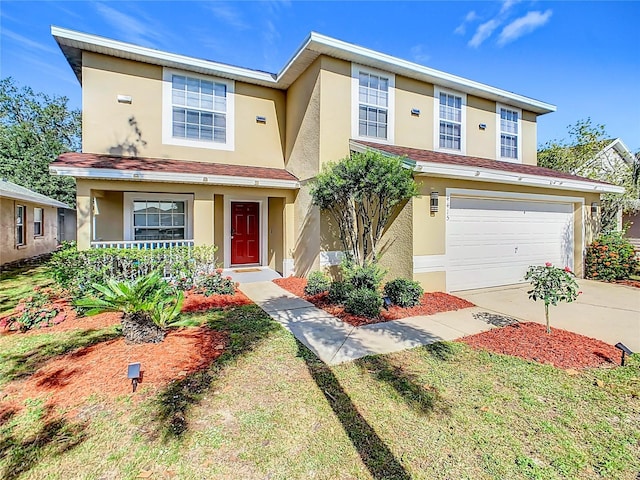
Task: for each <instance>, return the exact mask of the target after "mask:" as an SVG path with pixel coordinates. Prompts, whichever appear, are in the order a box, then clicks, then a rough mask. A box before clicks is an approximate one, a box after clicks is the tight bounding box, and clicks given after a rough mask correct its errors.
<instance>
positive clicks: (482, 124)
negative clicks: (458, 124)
mask: <svg viewBox="0 0 640 480" xmlns="http://www.w3.org/2000/svg"><path fill="white" fill-rule="evenodd" d="M478 128H479V129H480V130H486V129H487V124H486V123H481V124H480V125H478Z"/></svg>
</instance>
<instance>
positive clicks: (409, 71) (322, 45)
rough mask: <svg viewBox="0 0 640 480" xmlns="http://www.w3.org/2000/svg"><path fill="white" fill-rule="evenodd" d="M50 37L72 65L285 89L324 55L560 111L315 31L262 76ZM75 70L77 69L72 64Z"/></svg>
mask: <svg viewBox="0 0 640 480" xmlns="http://www.w3.org/2000/svg"><path fill="white" fill-rule="evenodd" d="M51 35H53V37H54V38H55V39H56V41H57V42H58V45H60V47H61V48H62V49H63V51H64V52H65V55H66V56H67V58H68V59H69V60H70V63H71V60H73V61H79V60H78V57H79V55H78V51H82V50H86V51H90V52H97V53H102V54H104V55H111V56H115V57H120V58H127V59H129V60H134V61H140V62H145V63H150V64H153V65H161V66H165V67H170V68H178V69H180V68H181V69H185V70H189V71H194V72H198V73H202V74H208V75H220V76H223V77H225V78H231V79H234V80H241V81H244V82H248V83H253V84H257V85H263V86H267V87H272V88H279V89H282V90H286V89H287V88H289V86H290V85H291V84H292V83H293V82H294V81H295V80H296V78H298V76H299V75H300V74H302V72H303V71H304V70H305V69H306V67H307V66H308V65H310V64H311V63H312V62H313V61H314V60H315V59H316V58H317V57H318V56H319V55H329V56H332V57H336V58H341V59H343V60H346V61H349V62H355V63H360V64H363V65H366V66H371V67H373V68H379V69H381V70H384V71H388V72H391V73H395V74H397V75H403V76H406V77H409V78H413V79H416V80H419V81H422V82H426V83H431V84H437V85H442V86H443V87H445V88H451V89H453V90H460V91H464V92H466V93H469V94H472V95H477V96H479V97H482V98H487V99H490V100H494V101H499V102H503V103H507V104H510V105H515V106H518V107H520V108H523V109H525V110H529V111H531V112H534V113H537V114H545V113H550V112H555V111H556V106H555V105H551V104H549V103H546V102H542V101H540V100H535V99H533V98H529V97H525V96H523V95H518V94H515V93H512V92H508V91H506V90H502V89H499V88H496V87H492V86H489V85H485V84H483V83H479V82H475V81H473V80H469V79H466V78H463V77H458V76H456V75H452V74H449V73H445V72H441V71H439V70H435V69H433V68H429V67H425V66H423V65H418V64H417V63H413V62H410V61H407V60H402V59H400V58H396V57H392V56H391V55H387V54H384V53H381V52H376V51H374V50H370V49H368V48H364V47H360V46H358V45H354V44H351V43H347V42H343V41H341V40H337V39H335V38H331V37H327V36H325V35H321V34H319V33H316V32H311V33H310V34H309V36H308V37H307V38H306V39H305V40H304V42H303V43H302V45H301V47H300V48H299V49H298V50H297V51H296V52H295V53H294V54H293V55H292V56H291V59H290V60H289V61H288V62H286V63H285V66H284V67H283V69H282V70H280V72H279V73H278V74H271V73H266V72H260V71H256V70H251V69H248V68H241V67H235V66H233V65H225V64H222V63H217V62H211V61H208V60H202V59H198V58H193V57H187V56H185V55H178V54H175V53H169V52H163V51H159V50H155V49H152V48H146V47H140V46H138V45H133V44H130V43H125V42H119V41H117V40H112V39H109V38H105V37H100V36H98V35H91V34H87V33H82V32H78V31H74V30H69V29H66V28H60V27H56V26H52V27H51ZM80 61H81V60H80ZM72 66H74V65H73V64H72ZM74 67H75V68H77V67H78V66H77V65H76V66H74ZM76 72H77V74H78V75H80V72H79V71H78V70H76Z"/></svg>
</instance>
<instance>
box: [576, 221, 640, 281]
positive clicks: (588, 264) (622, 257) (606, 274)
mask: <svg viewBox="0 0 640 480" xmlns="http://www.w3.org/2000/svg"><path fill="white" fill-rule="evenodd" d="M637 267H638V259H637V258H636V251H635V248H634V246H633V245H632V244H631V243H630V242H629V240H628V239H626V238H625V237H623V234H622V233H621V232H611V233H606V234H603V235H600V236H599V237H598V238H597V239H596V240H595V241H594V242H593V243H592V244H591V245H589V247H588V248H587V254H586V257H585V270H586V272H585V277H587V278H591V279H594V280H602V281H605V282H611V281H613V280H625V279H627V278H629V275H633V273H634V272H635V269H636V268H637Z"/></svg>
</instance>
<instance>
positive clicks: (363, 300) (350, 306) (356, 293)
mask: <svg viewBox="0 0 640 480" xmlns="http://www.w3.org/2000/svg"><path fill="white" fill-rule="evenodd" d="M380 307H382V297H381V296H380V294H379V293H378V292H376V291H374V290H370V289H368V288H357V289H355V290H353V291H352V292H351V293H350V294H349V296H348V297H347V301H346V302H345V308H344V309H345V311H346V312H348V313H351V314H353V315H360V316H363V317H368V318H375V317H377V316H378V314H379V313H380Z"/></svg>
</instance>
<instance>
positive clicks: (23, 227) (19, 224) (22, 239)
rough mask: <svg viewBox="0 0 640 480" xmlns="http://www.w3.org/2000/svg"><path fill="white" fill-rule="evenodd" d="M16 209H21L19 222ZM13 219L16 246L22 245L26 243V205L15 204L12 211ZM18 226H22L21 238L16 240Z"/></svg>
mask: <svg viewBox="0 0 640 480" xmlns="http://www.w3.org/2000/svg"><path fill="white" fill-rule="evenodd" d="M18 209H22V216H21V217H20V223H18ZM13 219H14V222H15V228H14V230H13V234H14V237H13V238H14V241H15V242H16V247H24V246H25V245H26V244H27V206H26V205H20V204H15V210H14V212H13ZM18 227H22V238H21V240H20V241H18Z"/></svg>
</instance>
